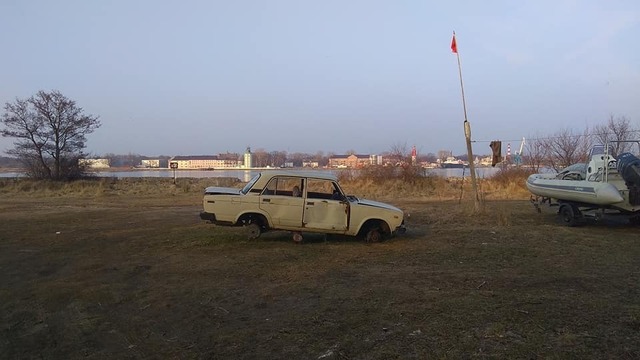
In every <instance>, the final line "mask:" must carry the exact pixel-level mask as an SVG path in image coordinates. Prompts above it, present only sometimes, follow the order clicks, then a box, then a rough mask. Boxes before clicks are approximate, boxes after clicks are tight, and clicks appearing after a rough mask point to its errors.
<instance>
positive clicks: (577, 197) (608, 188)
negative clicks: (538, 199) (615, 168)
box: [527, 174, 624, 205]
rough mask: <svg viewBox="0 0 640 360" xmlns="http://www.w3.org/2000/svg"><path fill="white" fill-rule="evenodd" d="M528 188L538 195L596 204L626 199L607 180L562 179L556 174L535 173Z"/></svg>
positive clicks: (613, 202) (612, 202)
mask: <svg viewBox="0 0 640 360" xmlns="http://www.w3.org/2000/svg"><path fill="white" fill-rule="evenodd" d="M527 189H529V191H530V192H531V193H532V194H534V195H538V196H545V197H549V198H553V199H558V200H565V201H575V202H581V203H586V204H594V205H613V204H616V203H620V202H623V201H624V198H623V197H622V195H620V192H619V191H618V189H617V188H616V187H615V186H614V185H613V184H610V183H607V182H595V181H586V180H561V179H556V178H555V175H547V174H533V175H531V176H529V178H528V179H527Z"/></svg>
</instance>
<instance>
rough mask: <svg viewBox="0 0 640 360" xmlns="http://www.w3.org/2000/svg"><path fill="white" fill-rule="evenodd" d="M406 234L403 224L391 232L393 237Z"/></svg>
mask: <svg viewBox="0 0 640 360" xmlns="http://www.w3.org/2000/svg"><path fill="white" fill-rule="evenodd" d="M406 232H407V228H406V227H405V226H404V223H403V224H400V226H398V227H397V228H396V229H395V230H394V231H393V235H402V234H404V233H406Z"/></svg>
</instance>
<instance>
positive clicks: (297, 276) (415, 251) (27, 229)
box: [0, 194, 640, 359]
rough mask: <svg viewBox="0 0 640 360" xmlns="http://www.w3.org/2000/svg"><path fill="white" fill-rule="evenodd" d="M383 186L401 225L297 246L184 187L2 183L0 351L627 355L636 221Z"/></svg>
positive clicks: (635, 318) (637, 298)
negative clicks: (228, 224)
mask: <svg viewBox="0 0 640 360" xmlns="http://www.w3.org/2000/svg"><path fill="white" fill-rule="evenodd" d="M384 200H386V201H388V202H391V203H393V204H394V205H397V206H399V207H401V208H402V209H404V210H405V211H406V212H407V213H409V214H410V217H409V220H408V228H409V231H408V233H407V234H406V235H404V236H401V237H396V238H393V239H391V240H388V241H385V242H382V243H376V244H365V243H364V242H362V241H361V240H357V239H353V238H347V237H330V238H329V239H327V240H325V238H324V237H323V236H318V235H312V234H306V236H305V241H304V243H303V244H302V245H296V244H294V243H293V242H292V241H291V236H290V234H288V233H284V232H274V233H267V234H265V235H263V236H262V237H261V238H259V239H258V240H252V241H248V240H245V239H244V236H243V234H242V230H241V229H235V228H234V229H230V228H221V227H215V226H213V225H211V224H207V223H205V222H203V221H201V220H200V219H199V217H198V213H199V211H200V195H199V194H184V195H179V194H178V195H172V196H155V197H153V196H148V195H140V196H136V195H129V196H102V197H93V196H86V197H83V196H75V197H74V196H58V197H56V196H46V197H38V196H27V197H21V196H3V197H2V198H0V358H2V359H24V358H45V359H69V358H88V359H105V358H108V359H116V358H124V359H126V358H135V359H138V358H179V359H182V358H210V359H230V358H233V359H280V358H289V359H394V358H398V359H425V358H452V359H453V358H455V359H458V358H616V359H619V358H628V359H632V358H633V359H637V358H640V236H639V235H640V227H637V226H636V227H633V226H630V225H626V224H622V223H608V222H605V223H594V224H588V225H586V226H582V227H578V228H569V227H565V226H562V225H559V224H558V223H557V222H556V221H555V217H554V216H553V215H552V214H546V213H543V214H538V213H536V212H535V211H534V210H533V208H532V206H531V205H530V204H529V203H528V201H525V200H513V201H488V202H487V203H486V204H485V207H484V209H483V211H482V212H481V213H479V214H478V213H474V212H472V211H470V210H469V209H470V206H469V205H468V204H464V203H463V204H459V203H458V202H431V201H427V200H424V201H422V200H420V201H418V200H412V199H410V198H406V199H384Z"/></svg>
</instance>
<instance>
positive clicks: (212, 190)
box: [204, 186, 240, 195]
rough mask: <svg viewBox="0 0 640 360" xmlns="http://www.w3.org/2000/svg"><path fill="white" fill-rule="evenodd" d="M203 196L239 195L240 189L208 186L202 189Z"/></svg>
mask: <svg viewBox="0 0 640 360" xmlns="http://www.w3.org/2000/svg"><path fill="white" fill-rule="evenodd" d="M204 193H205V195H216V194H220V195H240V189H235V188H227V187H217V186H209V187H208V188H206V189H204Z"/></svg>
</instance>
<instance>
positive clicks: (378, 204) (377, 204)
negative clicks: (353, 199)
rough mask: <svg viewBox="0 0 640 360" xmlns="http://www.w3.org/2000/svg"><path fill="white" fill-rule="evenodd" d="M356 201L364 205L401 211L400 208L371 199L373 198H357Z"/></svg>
mask: <svg viewBox="0 0 640 360" xmlns="http://www.w3.org/2000/svg"><path fill="white" fill-rule="evenodd" d="M357 202H358V204H360V205H364V206H374V207H379V208H383V209H388V210H394V211H400V212H402V210H400V209H398V208H397V207H395V206H393V205H389V204H385V203H383V202H379V201H373V200H367V199H358V201H357Z"/></svg>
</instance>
